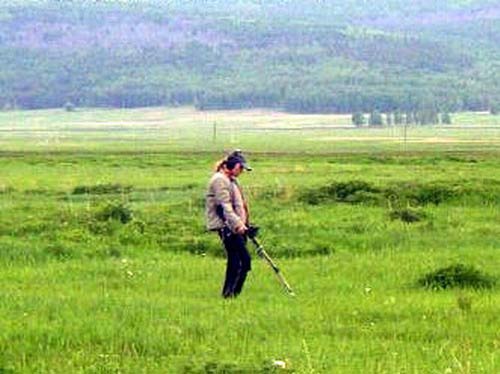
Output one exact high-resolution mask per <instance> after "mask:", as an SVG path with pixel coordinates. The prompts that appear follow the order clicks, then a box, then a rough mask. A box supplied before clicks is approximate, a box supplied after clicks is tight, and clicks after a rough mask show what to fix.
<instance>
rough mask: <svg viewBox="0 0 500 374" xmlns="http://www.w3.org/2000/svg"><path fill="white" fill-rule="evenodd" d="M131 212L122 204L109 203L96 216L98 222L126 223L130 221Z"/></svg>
mask: <svg viewBox="0 0 500 374" xmlns="http://www.w3.org/2000/svg"><path fill="white" fill-rule="evenodd" d="M132 218H133V214H132V210H131V209H130V208H129V207H128V206H127V205H126V204H124V203H122V202H111V203H108V204H107V205H105V206H104V207H103V208H102V209H101V210H100V211H98V212H97V214H96V219H97V220H98V221H112V220H115V221H120V222H121V223H124V224H125V223H128V222H130V221H131V220H132Z"/></svg>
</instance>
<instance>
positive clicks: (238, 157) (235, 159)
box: [226, 149, 252, 171]
mask: <svg viewBox="0 0 500 374" xmlns="http://www.w3.org/2000/svg"><path fill="white" fill-rule="evenodd" d="M226 160H227V163H228V164H232V165H236V164H238V163H239V164H241V166H242V167H243V169H245V170H248V171H251V170H252V168H251V166H250V165H248V163H247V160H246V159H245V156H243V154H242V153H241V150H239V149H237V150H235V151H234V152H232V153H231V154H229V156H227V159H226Z"/></svg>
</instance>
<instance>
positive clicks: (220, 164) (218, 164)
mask: <svg viewBox="0 0 500 374" xmlns="http://www.w3.org/2000/svg"><path fill="white" fill-rule="evenodd" d="M226 163H227V159H225V158H223V159H222V160H219V161H217V162H216V163H215V166H214V170H215V171H216V172H218V171H221V170H222V168H223V167H224V166H226Z"/></svg>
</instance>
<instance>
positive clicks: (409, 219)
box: [389, 208, 426, 223]
mask: <svg viewBox="0 0 500 374" xmlns="http://www.w3.org/2000/svg"><path fill="white" fill-rule="evenodd" d="M389 216H390V217H391V219H392V220H396V219H399V220H401V221H403V222H405V223H413V222H420V221H422V220H423V219H424V218H426V215H425V213H424V212H422V211H420V210H417V209H413V208H404V209H394V210H392V211H391V212H390V213H389Z"/></svg>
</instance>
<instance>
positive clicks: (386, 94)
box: [0, 0, 500, 113]
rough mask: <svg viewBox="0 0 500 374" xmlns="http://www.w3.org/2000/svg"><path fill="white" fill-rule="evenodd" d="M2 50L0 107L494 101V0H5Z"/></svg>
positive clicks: (497, 14)
mask: <svg viewBox="0 0 500 374" xmlns="http://www.w3.org/2000/svg"><path fill="white" fill-rule="evenodd" d="M311 4H312V5H311ZM0 53H1V56H2V64H1V66H0V107H4V108H12V107H18V108H26V109H32V108H47V107H61V106H63V105H64V104H65V103H66V102H72V103H74V104H75V105H77V106H112V107H139V106H155V105H168V106H174V105H184V104H194V105H196V106H197V107H198V108H200V109H208V108H225V109H227V108H246V107H271V108H278V109H284V110H288V111H293V112H343V113H348V112H354V111H358V110H363V111H369V110H373V109H378V110H380V111H394V110H401V111H406V110H413V109H419V108H422V107H429V106H432V107H433V108H434V107H435V108H436V109H438V110H447V111H458V110H488V109H491V108H492V107H496V106H497V105H498V103H499V102H500V74H499V72H500V63H499V62H498V61H500V5H498V3H497V2H493V1H458V0H455V1H443V2H440V3H439V4H436V2H434V1H429V0H425V1H421V2H419V4H418V5H408V4H405V2H404V1H401V0H385V1H381V0H377V1H372V2H364V1H362V0H350V1H344V2H341V1H329V2H323V1H317V2H315V3H312V2H310V1H305V0H300V1H288V2H282V1H277V0H273V1H267V2H261V1H238V2H233V3H232V4H231V5H227V4H226V2H224V1H222V0H215V1H211V2H206V1H189V2H182V3H177V2H175V3H171V4H168V5H165V4H163V5H162V4H160V3H157V2H154V1H140V2H134V3H128V2H119V1H108V2H91V1H84V2H79V3H76V4H75V3H73V2H54V1H10V2H7V3H4V4H3V5H1V6H0Z"/></svg>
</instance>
